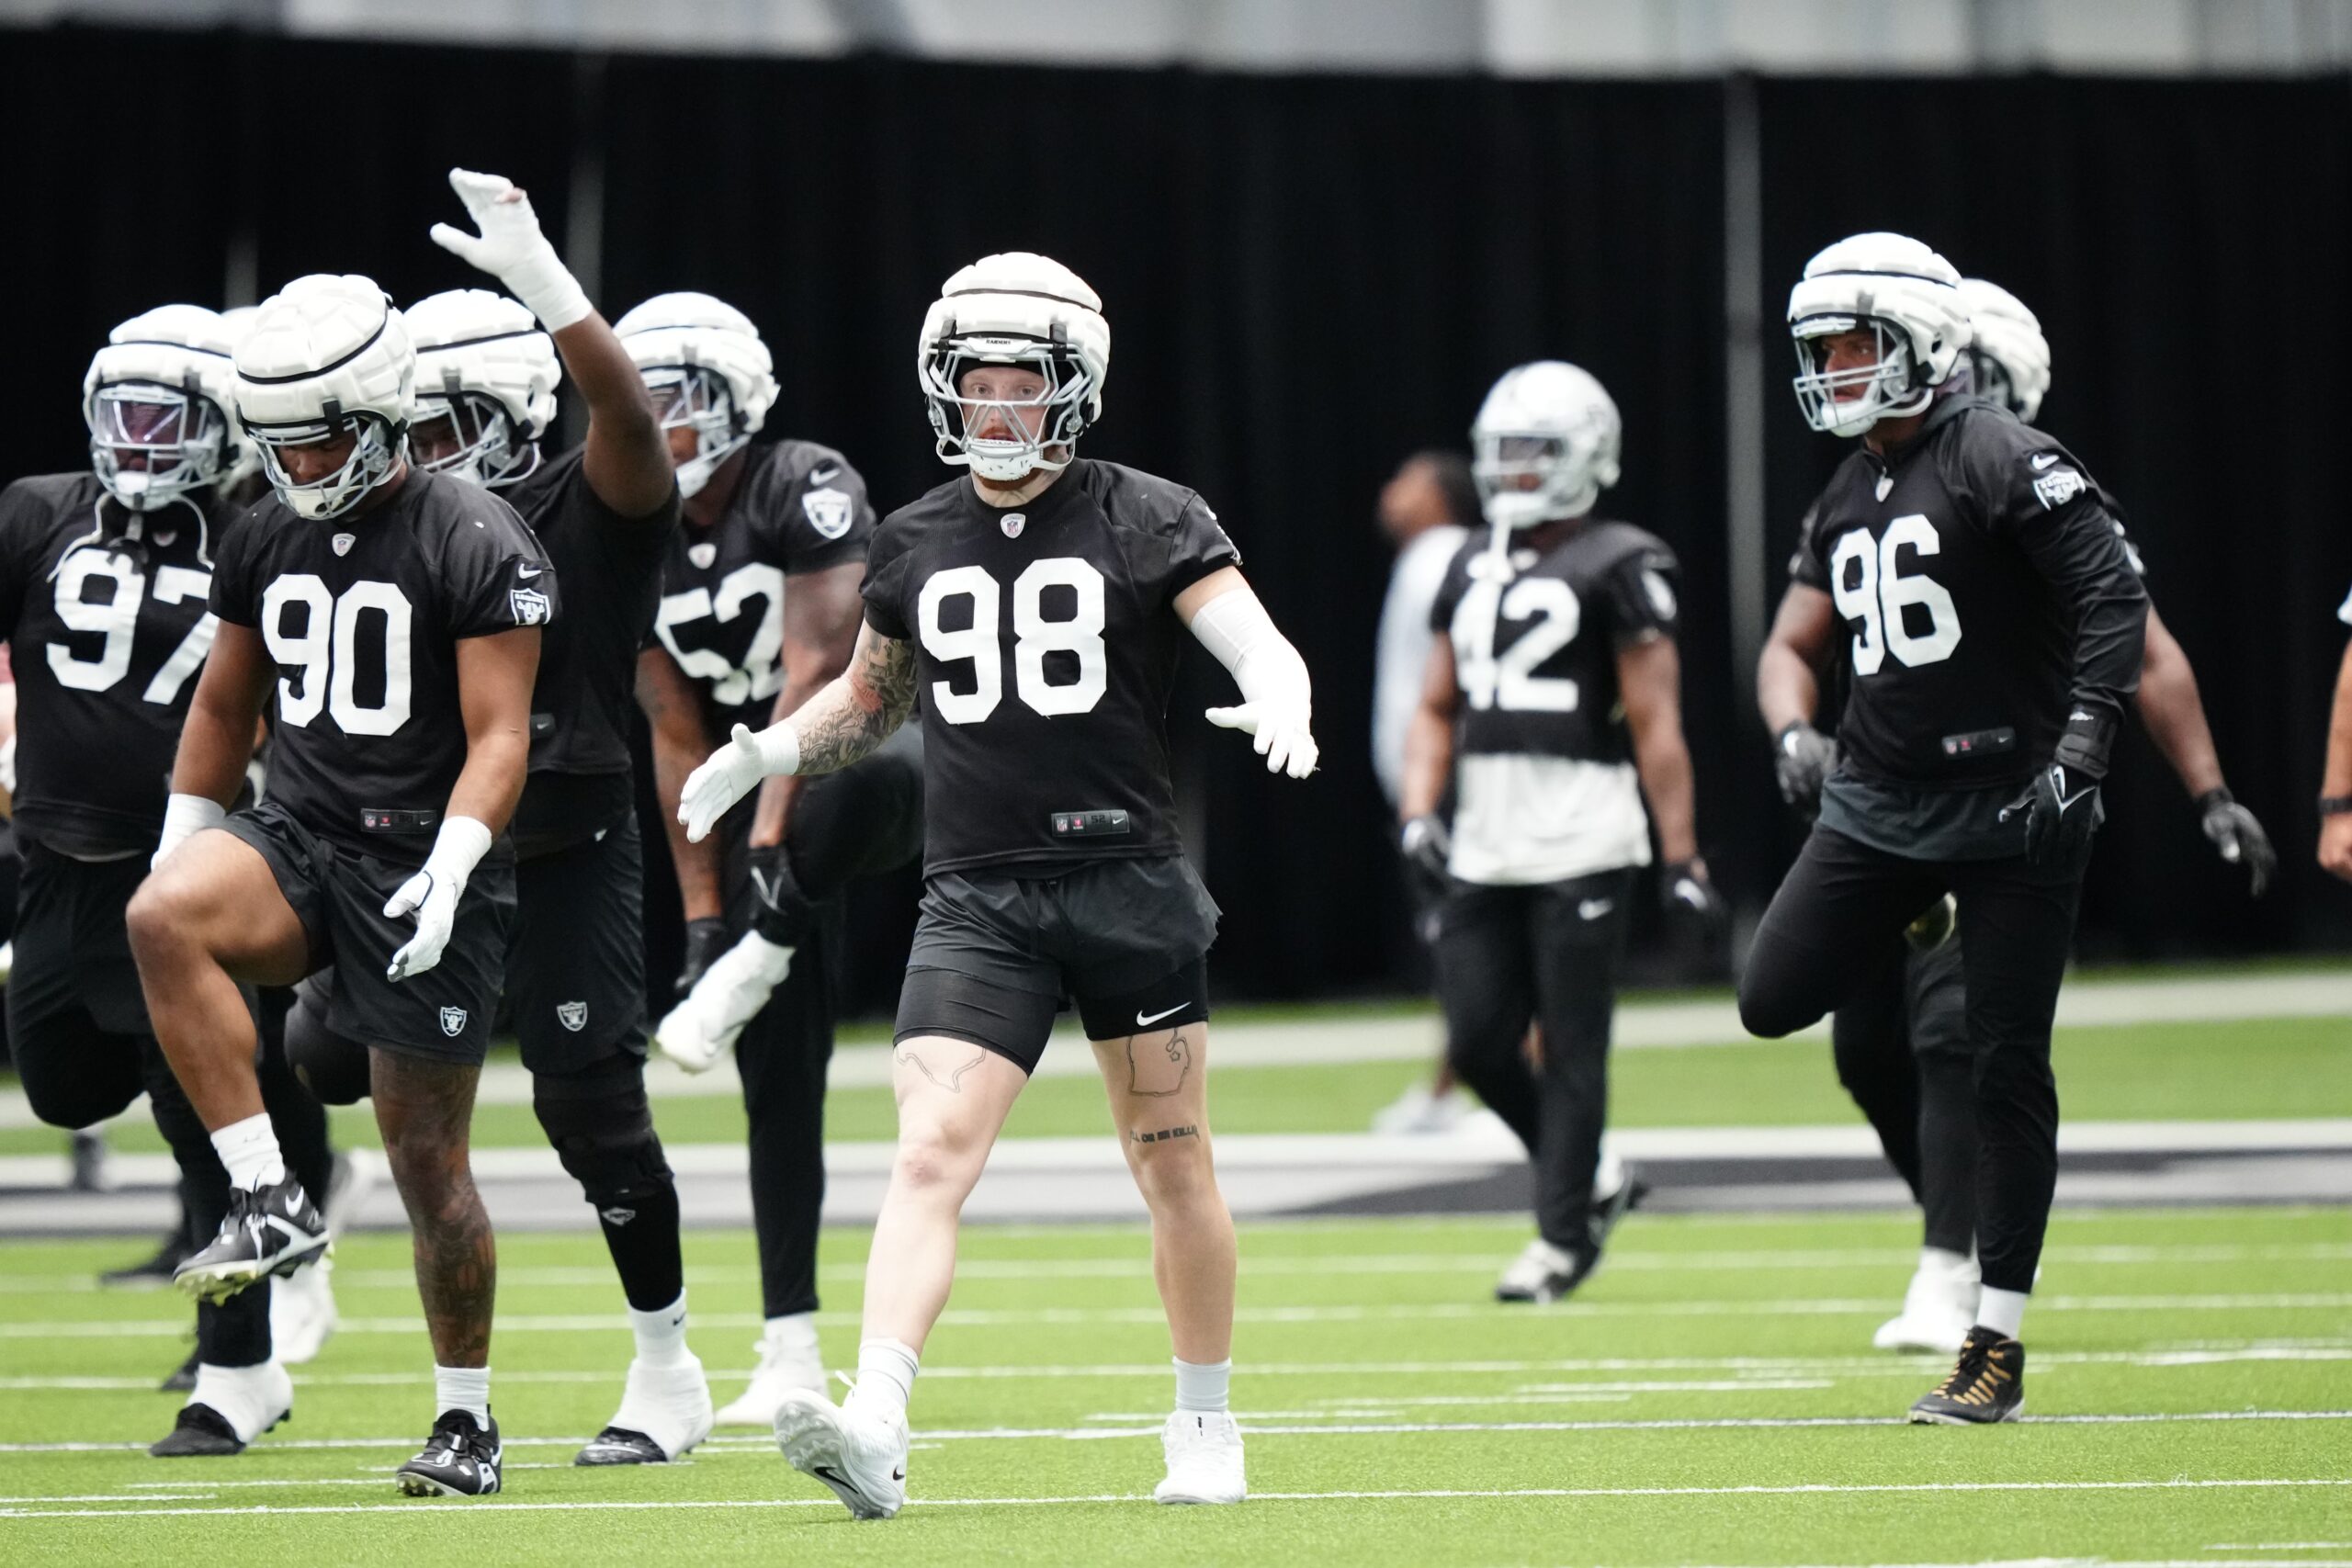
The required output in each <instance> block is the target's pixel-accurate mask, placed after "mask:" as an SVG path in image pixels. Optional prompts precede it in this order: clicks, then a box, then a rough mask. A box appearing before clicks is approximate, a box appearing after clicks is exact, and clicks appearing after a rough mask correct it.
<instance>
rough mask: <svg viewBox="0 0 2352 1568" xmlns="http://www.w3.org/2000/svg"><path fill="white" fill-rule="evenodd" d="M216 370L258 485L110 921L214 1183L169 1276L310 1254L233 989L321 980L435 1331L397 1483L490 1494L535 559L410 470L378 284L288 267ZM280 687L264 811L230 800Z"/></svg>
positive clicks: (403, 379)
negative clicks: (354, 1070)
mask: <svg viewBox="0 0 2352 1568" xmlns="http://www.w3.org/2000/svg"><path fill="white" fill-rule="evenodd" d="M236 363H237V394H236V395H237V407H238V417H239V418H240V419H241V420H242V421H243V424H244V427H245V429H246V431H247V432H248V433H249V434H252V436H253V437H254V440H255V441H256V442H258V443H259V444H260V445H261V447H262V452H263V457H264V461H265V464H266V468H267V469H268V472H269V477H270V482H271V485H272V487H273V488H274V489H275V491H277V496H276V499H275V500H271V501H265V502H262V504H261V505H260V506H259V507H258V508H257V509H256V510H255V511H254V513H253V514H252V515H250V516H248V517H247V518H246V519H245V520H244V521H243V523H242V524H240V525H238V526H237V528H235V529H234V530H233V531H232V533H231V535H230V536H229V538H228V539H227V540H226V541H225V542H224V543H223V545H222V547H221V554H220V560H219V564H218V566H217V567H216V569H215V570H214V573H213V579H212V599H211V604H212V613H213V614H214V615H218V616H219V617H220V632H219V634H218V636H217V637H215V639H214V643H213V649H212V655H211V658H210V659H209V660H208V661H207V662H206V664H205V668H204V676H203V679H202V682H201V683H200V684H199V685H198V688H197V693H196V697H195V700H194V703H193V705H191V707H190V710H189V713H188V720H187V728H186V730H185V731H184V732H183V734H182V736H181V738H180V745H179V754H178V758H177V761H176V762H175V765H174V769H173V775H172V797H171V800H170V803H169V806H168V807H167V810H166V815H165V818H164V835H163V843H162V846H161V847H160V848H159V849H158V850H157V852H156V855H155V865H156V869H155V871H154V873H153V874H152V875H151V876H149V878H148V879H147V881H146V882H145V884H143V885H142V886H141V888H140V890H139V892H138V894H137V895H136V897H133V899H132V901H131V904H130V942H131V949H132V952H133V953H134V954H135V955H136V956H137V958H138V962H139V976H140V981H141V987H142V988H143V989H144V990H145V992H146V995H147V1005H148V1010H149V1012H150V1014H151V1015H152V1016H153V1019H154V1022H155V1033H156V1035H157V1037H158V1038H159V1039H160V1040H161V1041H162V1042H163V1045H164V1054H165V1055H167V1056H169V1057H170V1059H171V1063H172V1069H173V1071H174V1073H175V1074H176V1075H177V1077H178V1078H179V1081H180V1084H181V1086H182V1087H183V1088H185V1089H187V1095H188V1099H189V1100H191V1101H192V1102H193V1103H194V1104H195V1106H196V1109H197V1111H198V1115H200V1116H201V1117H202V1118H203V1121H204V1124H205V1126H206V1127H207V1128H208V1129H209V1130H210V1132H211V1134H212V1142H213V1145H214V1147H215V1148H217V1149H218V1150H219V1151H220V1159H221V1163H222V1164H223V1165H224V1166H226V1167H227V1168H228V1171H229V1179H230V1183H231V1186H232V1189H233V1191H232V1196H231V1201H230V1209H229V1214H228V1218H227V1219H226V1221H224V1222H223V1224H222V1225H221V1228H220V1235H219V1236H218V1237H216V1238H215V1239H214V1240H213V1242H212V1243H211V1245H210V1246H209V1247H204V1248H203V1249H202V1250H200V1251H198V1253H196V1254H195V1255H194V1256H193V1257H191V1258H188V1259H187V1262H185V1263H183V1264H182V1265H181V1266H180V1270H179V1276H178V1278H179V1279H180V1280H181V1282H182V1284H183V1285H184V1286H185V1287H186V1288H187V1289H188V1290H190V1291H191V1292H195V1293H198V1294H201V1295H207V1296H212V1297H216V1298H217V1297H221V1296H227V1295H231V1294H233V1293H235V1292H238V1291H241V1290H243V1289H244V1288H245V1287H247V1286H249V1285H252V1284H254V1282H256V1281H258V1280H263V1279H266V1278H267V1277H268V1276H269V1275H271V1274H274V1273H278V1272H281V1271H283V1270H285V1269H289V1268H291V1267H293V1266H295V1265H297V1264H299V1263H300V1262H302V1261H303V1260H304V1259H306V1258H311V1257H313V1256H315V1255H316V1254H318V1253H319V1252H320V1251H322V1249H323V1248H324V1247H325V1246H326V1243H327V1237H326V1233H325V1230H324V1227H323V1226H322V1224H321V1222H320V1218H319V1213H318V1211H317V1209H316V1208H315V1207H313V1206H312V1203H311V1198H310V1195H309V1194H308V1193H306V1192H304V1191H303V1190H302V1187H301V1184H300V1182H298V1181H296V1180H294V1179H291V1178H290V1177H288V1175H287V1172H286V1169H285V1166H284V1162H283V1161H282V1160H281V1158H280V1157H279V1154H278V1148H277V1139H276V1138H275V1137H274V1136H273V1135H272V1134H271V1132H270V1127H269V1122H268V1121H267V1119H266V1117H264V1116H263V1115H261V1113H260V1112H261V1100H260V1097H259V1093H258V1091H257V1090H256V1089H255V1087H254V1068H253V1056H254V1028H253V1022H252V1020H251V1019H250V1017H248V1015H247V1014H246V1011H245V1009H244V1005H243V1000H242V998H240V997H239V995H238V991H237V984H238V982H240V981H245V982H252V983H257V984H262V985H271V986H288V985H292V984H293V983H294V982H295V981H297V980H300V978H302V976H305V975H308V974H310V973H311V972H313V971H315V970H318V969H322V968H324V967H325V966H326V965H328V964H336V965H337V966H338V971H339V973H338V981H339V983H338V985H337V987H336V990H335V996H334V1005H333V1007H332V1008H331V1010H329V1013H328V1017H327V1024H328V1027H330V1028H331V1029H333V1030H334V1032H336V1033H338V1034H343V1035H346V1036H349V1037H351V1038H353V1039H356V1040H359V1041H362V1042H364V1043H367V1044H368V1047H369V1049H370V1056H371V1068H372V1078H373V1085H374V1090H375V1101H376V1122H377V1125H378V1126H379V1128H380V1129H381V1131H382V1133H383V1138H384V1153H385V1156H386V1158H387V1159H388V1161H389V1162H390V1166H391V1168H392V1176H393V1179H394V1180H395V1181H396V1182H397V1183H398V1184H399V1187H400V1191H401V1199H402V1200H403V1201H405V1203H406V1204H407V1207H408V1213H409V1223H410V1224H411V1226H412V1228H413V1232H414V1236H415V1249H416V1274H417V1285H418V1289H419V1292H420V1293H421V1294H422V1295H423V1297H424V1315H425V1325H426V1328H427V1330H428V1332H429V1333H430V1335H431V1337H432V1340H433V1348H434V1359H435V1395H436V1400H437V1403H436V1404H435V1410H436V1411H437V1412H438V1417H437V1419H436V1420H435V1423H434V1428H433V1436H432V1438H430V1440H429V1441H428V1442H427V1444H426V1446H425V1449H424V1452H423V1453H420V1454H419V1455H418V1456H417V1457H416V1458H415V1459H414V1460H413V1461H410V1462H409V1463H408V1464H407V1465H404V1466H403V1467H401V1472H400V1477H399V1479H400V1483H401V1489H402V1490H403V1491H407V1492H411V1493H414V1494H425V1493H435V1492H440V1493H461V1494H469V1495H470V1494H477V1493H482V1492H493V1491H496V1490H498V1488H499V1484H500V1474H501V1472H500V1466H501V1453H500V1449H499V1443H498V1427H497V1424H496V1423H495V1422H494V1421H492V1419H491V1416H490V1386H489V1385H490V1373H489V1365H488V1363H489V1355H490V1322H491V1306H492V1295H493V1292H494V1288H495V1280H496V1272H497V1258H496V1252H495V1249H494V1247H493V1244H492V1238H491V1230H490V1219H489V1216H488V1214H487V1213H484V1211H483V1209H482V1206H481V1196H480V1195H479V1194H478V1193H477V1192H476V1191H475V1190H474V1184H473V1177H472V1172H471V1169H470V1168H469V1160H468V1151H467V1137H468V1132H469V1124H470V1122H471V1120H472V1112H473V1099H474V1085H475V1081H476V1079H477V1078H478V1077H479V1076H480V1073H481V1061H482V1055H483V1053H484V1052H485V1051H486V1050H487V1049H488V1047H489V1043H490V1027H491V1013H492V1009H493V1007H494V1006H495V1004H496V1002H497V999H498V990H499V983H500V979H501V976H502V972H503V967H504V961H505V954H506V938H507V932H508V929H509V927H510V925H511V923H512V921H513V918H514V909H515V873H514V864H513V860H514V852H513V849H512V847H511V845H510V844H508V843H507V842H506V841H505V840H503V836H502V835H503V831H504V829H505V827H506V819H507V818H508V816H509V815H510V814H511V813H512V812H513V811H514V808H515V798H516V797H517V796H518V795H520V794H521V793H522V789H523V775H524V768H525V764H526V761H527V759H528V755H529V737H530V712H531V706H530V702H531V682H532V677H533V676H534V674H535V673H536V672H537V668H538V659H539V627H540V626H542V625H543V624H545V623H546V622H547V621H548V620H549V619H550V618H551V617H552V616H553V615H554V613H555V608H556V598H555V574H554V573H553V571H551V570H549V569H548V565H547V562H546V559H545V558H544V556H543V554H542V553H541V551H540V548H539V545H538V541H537V540H536V539H534V538H533V537H532V536H531V534H530V531H529V530H528V529H526V527H524V525H523V523H522V520H521V519H520V518H519V517H517V516H516V515H515V512H514V510H513V508H511V507H509V506H508V505H507V504H506V503H505V502H503V501H500V500H498V499H496V498H495V497H493V496H492V495H491V494H490V493H489V492H488V491H483V490H481V489H480V488H479V487H477V486H474V485H471V484H468V483H466V482H465V481H464V480H462V479H451V478H448V477H447V476H444V475H439V474H423V473H416V472H413V471H412V470H411V468H409V466H408V463H407V460H406V456H405V453H406V446H407V432H408V418H409V399H410V394H411V389H412V385H413V377H414V355H413V352H412V350H411V348H410V345H409V341H408V334H407V331H406V329H405V327H404V326H403V324H402V322H401V316H400V312H399V311H397V310H394V309H392V306H391V302H390V300H389V299H386V298H385V297H384V294H383V291H382V290H381V289H379V288H377V287H376V286H375V284H373V283H371V282H369V281H368V279H366V278H364V277H332V276H310V277H302V278H297V279H296V280H295V281H294V282H292V283H290V284H288V285H287V287H286V288H285V289H284V290H283V291H282V292H280V293H279V294H278V295H277V297H276V298H274V299H271V300H269V301H268V302H267V303H266V304H265V305H264V306H263V308H262V311H261V314H260V316H259V317H258V318H256V319H255V321H254V325H253V329H252V330H251V332H249V333H247V334H246V335H245V337H244V339H243V341H242V342H241V343H240V344H238V347H237V356H236ZM273 693H274V696H275V700H274V701H273V702H271V703H270V705H269V716H270V721H271V730H272V737H273V740H272V748H271V761H270V780H269V784H270V788H269V798H268V799H267V800H266V801H265V802H264V803H262V804H261V805H259V806H256V807H253V808H251V809H250V810H244V811H239V812H236V813H234V814H233V815H232V814H230V813H229V812H228V810H227V807H228V805H229V803H230V801H231V800H232V798H233V797H234V796H235V795H236V792H237V790H238V787H239V786H240V785H241V784H243V779H244V770H245V764H246V761H248V760H249V759H250V758H251V756H252V755H253V749H254V730H255V724H256V721H257V720H258V718H259V717H260V716H261V713H262V709H263V704H264V701H265V699H266V698H269V697H271V696H272V695H273Z"/></svg>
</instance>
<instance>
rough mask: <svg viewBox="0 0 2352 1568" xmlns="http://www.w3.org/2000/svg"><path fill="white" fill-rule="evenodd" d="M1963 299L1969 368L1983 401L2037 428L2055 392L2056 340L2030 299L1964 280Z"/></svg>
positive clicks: (1971, 279)
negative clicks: (2053, 355) (1969, 336)
mask: <svg viewBox="0 0 2352 1568" xmlns="http://www.w3.org/2000/svg"><path fill="white" fill-rule="evenodd" d="M1960 299H1961V303H1962V304H1963V305H1965V306H1966V307H1967V309H1968V326H1969V331H1970V333H1972V334H1973V335H1972V339H1971V342H1970V344H1969V346H1968V364H1969V368H1970V370H1971V371H1972V372H1973V376H1974V379H1975V386H1976V394H1977V396H1979V397H1984V398H1990V399H1992V400H1994V401H1995V402H1997V403H2005V404H2007V406H2008V410H2009V412H2011V413H2013V414H2015V415H2017V416H2018V418H2019V419H2021V420H2023V421H2025V422H2026V423H2028V424H2031V423H2033V420H2034V416H2035V415H2036V414H2039V413H2040V412H2041V400H2042V398H2043V397H2044V396H2046V395H2047V394H2048V392H2049V390H2050V340H2049V339H2047V338H2045V337H2043V336H2042V335H2041V321H2038V320H2036V319H2035V317H2034V314H2033V312H2032V311H2031V310H2027V309H2026V308H2025V301H2024V300H2022V299H2018V297H2017V296H2016V295H2014V294H2012V293H2010V292H2009V291H2008V290H2007V289H2006V288H2002V287H2001V286H2000V285H1999V284H1997V283H1987V282H1985V280H1984V279H1983V278H1981V277H1963V278H1962V279H1961V280H1960Z"/></svg>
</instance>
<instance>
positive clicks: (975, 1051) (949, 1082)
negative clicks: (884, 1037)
mask: <svg viewBox="0 0 2352 1568" xmlns="http://www.w3.org/2000/svg"><path fill="white" fill-rule="evenodd" d="M891 1055H892V1057H893V1058H894V1059H895V1060H897V1061H900V1062H904V1063H905V1064H906V1065H907V1066H910V1067H912V1068H913V1069H914V1070H915V1071H917V1072H919V1073H921V1074H922V1076H923V1077H927V1078H929V1079H930V1080H931V1081H932V1082H933V1083H934V1084H936V1085H938V1086H939V1087H940V1088H941V1089H945V1090H946V1091H947V1092H948V1093H950V1094H961V1093H963V1092H964V1075H965V1074H966V1073H968V1072H970V1071H971V1070H972V1069H973V1068H974V1067H977V1066H979V1065H980V1060H981V1058H982V1057H984V1056H986V1055H988V1052H987V1051H985V1050H983V1049H982V1048H980V1047H979V1046H977V1045H975V1046H974V1047H972V1055H971V1058H970V1060H968V1061H966V1062H964V1063H962V1064H961V1065H959V1066H954V1067H949V1068H947V1069H945V1072H946V1076H945V1077H941V1076H940V1074H939V1073H937V1072H934V1071H933V1070H932V1066H931V1064H930V1063H929V1062H926V1061H924V1060H923V1059H922V1055H920V1054H919V1053H918V1052H917V1051H916V1050H915V1048H914V1047H913V1045H912V1044H906V1045H901V1046H899V1048H898V1049H897V1050H896V1051H894V1052H892V1053H891Z"/></svg>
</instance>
